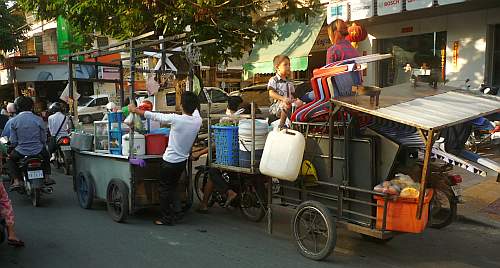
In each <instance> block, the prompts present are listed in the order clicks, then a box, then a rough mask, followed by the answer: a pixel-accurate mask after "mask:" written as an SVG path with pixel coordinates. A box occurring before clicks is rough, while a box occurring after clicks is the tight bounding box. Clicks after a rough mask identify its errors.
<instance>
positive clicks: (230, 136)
mask: <svg viewBox="0 0 500 268" xmlns="http://www.w3.org/2000/svg"><path fill="white" fill-rule="evenodd" d="M210 128H211V129H212V131H213V138H214V143H215V162H216V163H218V164H221V165H227V166H238V165H239V160H238V159H239V151H240V150H239V147H238V143H239V142H238V127H236V126H224V127H223V126H210Z"/></svg>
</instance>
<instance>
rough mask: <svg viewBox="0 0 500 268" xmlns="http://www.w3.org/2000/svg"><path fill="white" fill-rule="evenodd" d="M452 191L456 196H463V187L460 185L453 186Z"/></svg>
mask: <svg viewBox="0 0 500 268" xmlns="http://www.w3.org/2000/svg"><path fill="white" fill-rule="evenodd" d="M451 190H453V193H454V194H455V196H462V186H460V184H457V185H452V186H451Z"/></svg>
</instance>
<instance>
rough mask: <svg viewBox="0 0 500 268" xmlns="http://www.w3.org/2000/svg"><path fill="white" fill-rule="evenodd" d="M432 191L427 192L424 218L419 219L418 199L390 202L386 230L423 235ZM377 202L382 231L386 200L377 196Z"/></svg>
mask: <svg viewBox="0 0 500 268" xmlns="http://www.w3.org/2000/svg"><path fill="white" fill-rule="evenodd" d="M431 198H432V189H428V190H427V191H426V196H425V198H424V206H423V209H422V217H421V218H420V219H417V207H418V198H398V199H396V200H388V204H387V216H386V225H385V230H388V231H397V232H405V233H421V232H423V231H424V229H425V226H426V225H427V221H428V219H429V202H430V201H431ZM375 200H377V229H380V230H381V229H382V221H383V217H384V198H383V197H381V196H375Z"/></svg>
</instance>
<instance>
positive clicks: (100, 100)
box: [96, 98, 109, 106]
mask: <svg viewBox="0 0 500 268" xmlns="http://www.w3.org/2000/svg"><path fill="white" fill-rule="evenodd" d="M108 102H109V101H108V98H98V99H97V100H96V106H104V105H106V104H108Z"/></svg>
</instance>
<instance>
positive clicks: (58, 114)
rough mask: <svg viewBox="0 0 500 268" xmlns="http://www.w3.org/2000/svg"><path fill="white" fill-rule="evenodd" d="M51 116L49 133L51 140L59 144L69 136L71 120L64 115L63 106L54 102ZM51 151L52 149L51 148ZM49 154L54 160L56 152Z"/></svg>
mask: <svg viewBox="0 0 500 268" xmlns="http://www.w3.org/2000/svg"><path fill="white" fill-rule="evenodd" d="M49 114H50V116H49V119H48V121H49V122H48V123H49V133H50V136H51V139H52V140H53V141H52V142H54V143H57V141H58V140H59V139H60V138H62V137H67V136H68V135H69V119H68V117H67V116H66V115H65V114H63V113H62V104H61V103H59V102H54V103H52V104H51V105H50V107H49ZM49 147H50V146H49ZM54 147H55V146H54ZM49 150H51V149H50V148H49ZM49 153H51V154H52V158H51V159H50V160H54V159H55V155H54V152H49Z"/></svg>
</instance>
